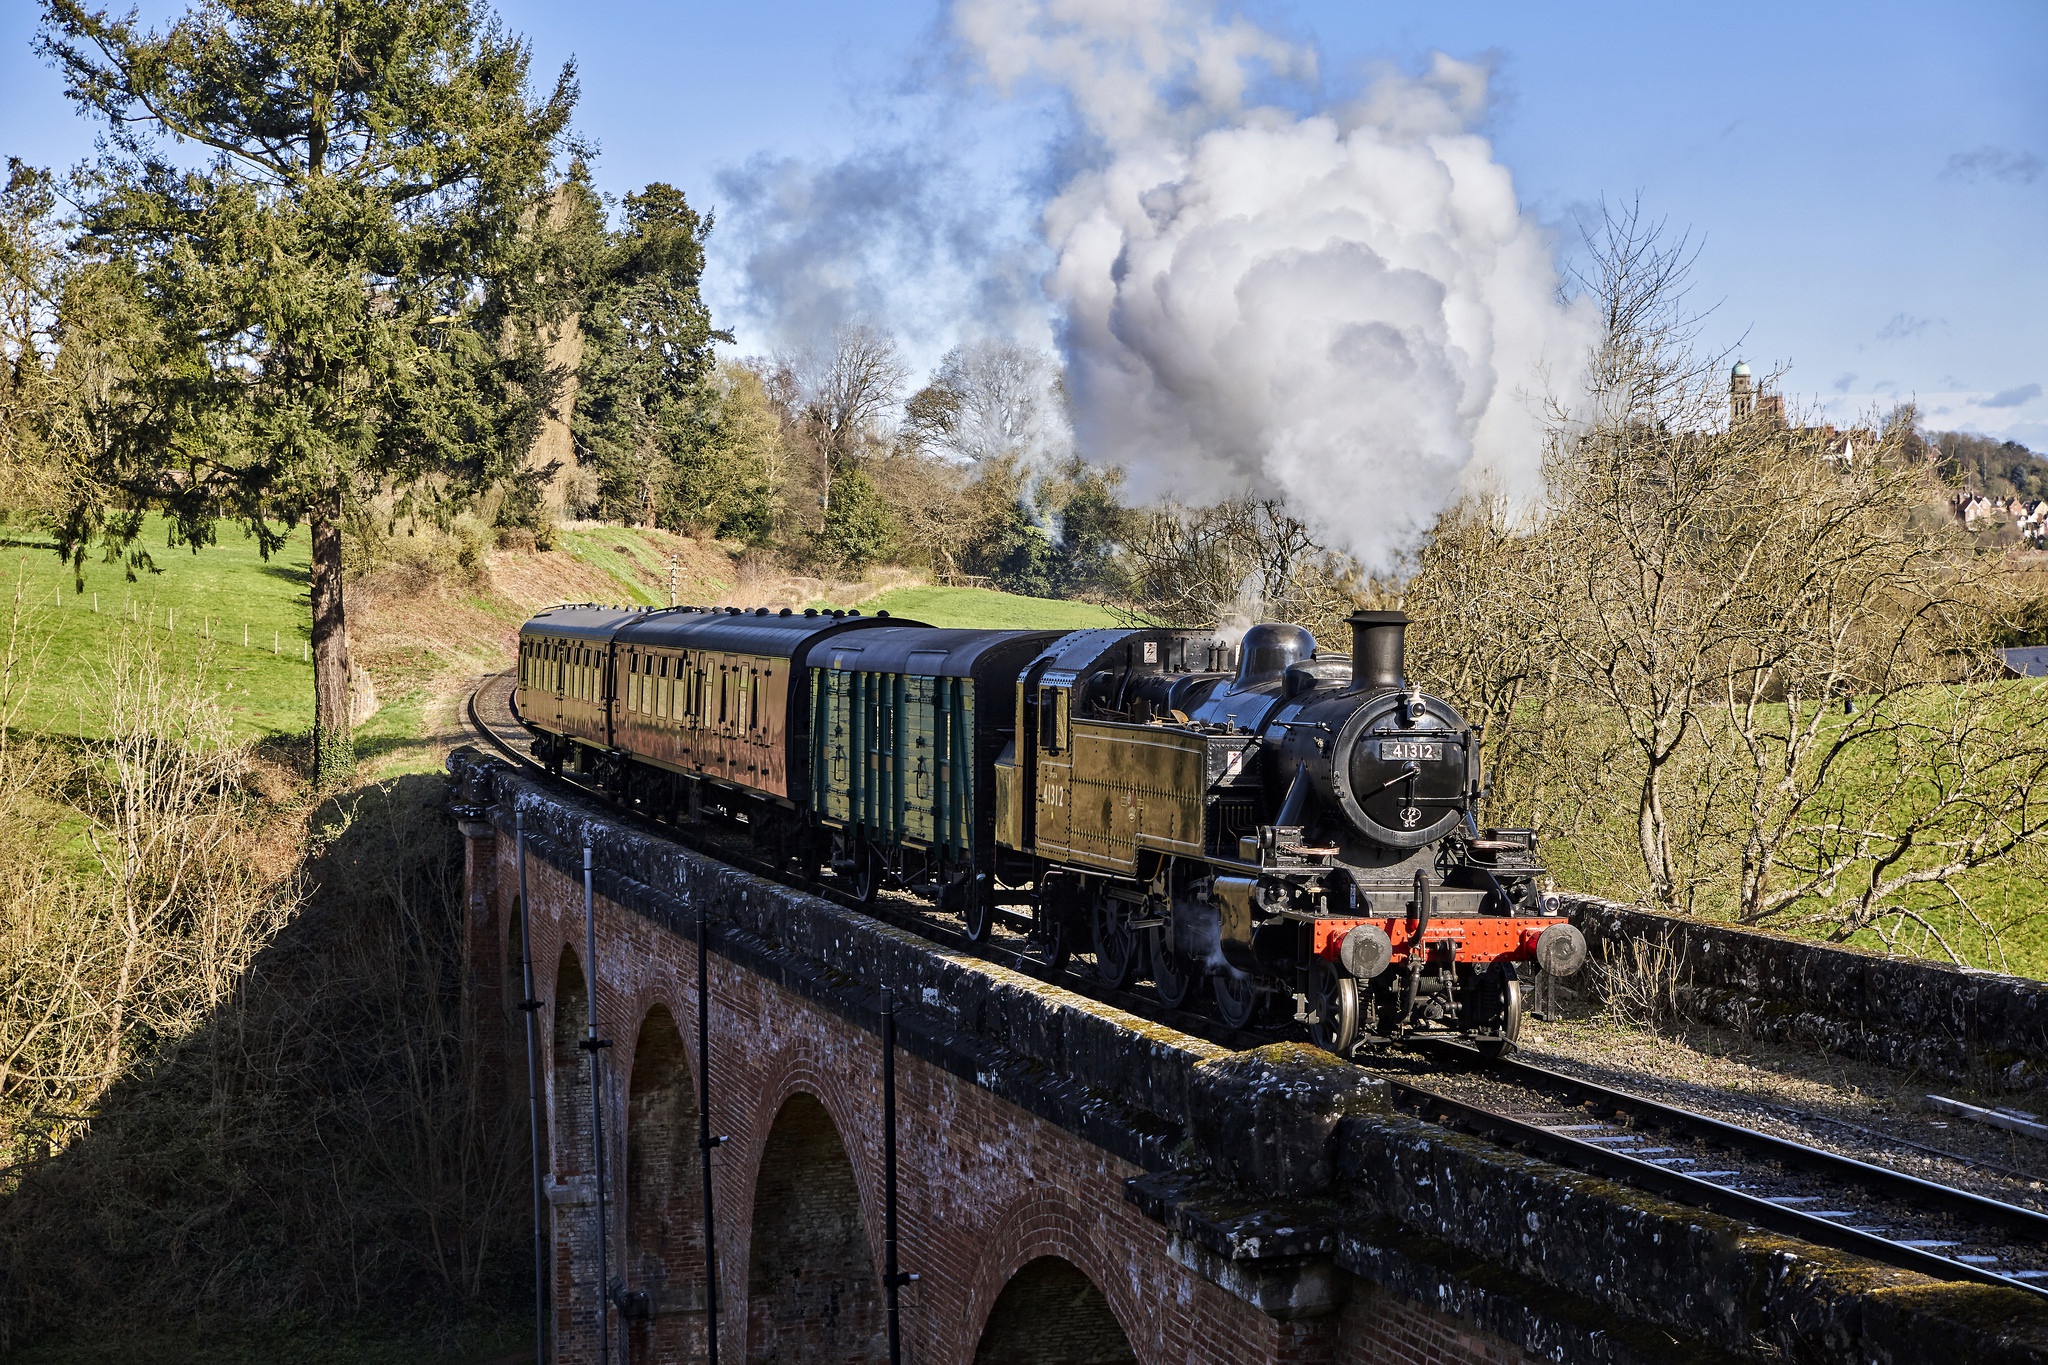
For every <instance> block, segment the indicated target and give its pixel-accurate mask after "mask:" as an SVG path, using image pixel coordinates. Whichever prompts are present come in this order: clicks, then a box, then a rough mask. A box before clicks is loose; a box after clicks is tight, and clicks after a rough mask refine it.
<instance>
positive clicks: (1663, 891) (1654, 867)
mask: <svg viewBox="0 0 2048 1365" xmlns="http://www.w3.org/2000/svg"><path fill="white" fill-rule="evenodd" d="M1663 775H1664V769H1663V767H1662V765H1661V764H1658V763H1656V762H1655V761H1654V760H1653V761H1652V762H1651V764H1650V769H1649V771H1648V772H1646V773H1645V774H1643V794H1642V799H1641V801H1640V803H1639V805H1638V806H1637V810H1636V837H1637V839H1638V841H1639V842H1640V844H1641V846H1642V850H1643V870H1644V871H1645V872H1648V873H1649V874H1650V895H1651V897H1652V898H1653V899H1655V900H1656V902H1657V904H1658V905H1659V906H1661V907H1662V908H1664V909H1666V910H1675V909H1677V908H1678V907H1677V903H1676V902H1677V878H1675V877H1674V876H1673V875H1672V872H1671V845H1670V840H1669V835H1668V832H1667V831H1666V829H1665V827H1664V792H1663V784H1662V782H1660V781H1659V779H1660V778H1661V777H1662V776H1663Z"/></svg>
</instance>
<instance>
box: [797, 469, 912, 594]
mask: <svg viewBox="0 0 2048 1365" xmlns="http://www.w3.org/2000/svg"><path fill="white" fill-rule="evenodd" d="M895 543H896V518H895V516H894V514H893V513H891V512H890V510H889V504H888V503H887V502H886V501H884V500H883V498H882V495H881V493H880V491H878V490H877V489H876V488H875V484H874V480H872V479H870V478H869V477H868V476H867V475H866V474H863V473H862V472H860V471H859V470H857V469H855V470H849V471H847V472H846V473H843V474H841V475H839V476H838V477H837V478H835V479H833V480H832V505H831V507H829V508H828V509H826V512H825V525H824V527H823V529H821V530H820V531H819V532H818V534H817V536H816V538H815V539H814V541H813V544H814V545H815V547H816V548H815V551H814V553H815V556H816V558H817V560H818V562H819V563H820V564H821V565H823V566H825V567H827V568H831V569H834V570H836V571H837V572H840V573H851V574H857V573H861V572H863V571H865V570H866V569H867V567H868V566H869V565H870V564H873V563H875V562H876V561H877V560H881V559H886V558H887V557H888V555H889V551H890V549H891V548H892V547H893V546H894V545H895Z"/></svg>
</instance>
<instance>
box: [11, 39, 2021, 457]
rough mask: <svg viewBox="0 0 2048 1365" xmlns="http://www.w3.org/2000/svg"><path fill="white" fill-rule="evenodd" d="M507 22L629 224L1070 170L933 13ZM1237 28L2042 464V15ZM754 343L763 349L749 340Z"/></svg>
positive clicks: (1794, 341)
mask: <svg viewBox="0 0 2048 1365" xmlns="http://www.w3.org/2000/svg"><path fill="white" fill-rule="evenodd" d="M163 8H164V6H162V5H159V4H152V5H150V6H149V7H148V9H149V10H150V11H151V12H157V11H159V10H161V9H163ZM499 11H500V13H501V14H502V15H503V16H504V17H505V19H506V21H507V22H508V24H509V25H510V26H511V27H512V28H514V29H515V30H518V31H521V32H523V33H525V34H527V35H529V37H530V38H531V39H532V41H533V44H534V48H535V56H536V62H537V66H539V67H541V68H543V69H544V70H545V69H551V68H552V67H553V66H554V65H556V64H558V63H559V62H561V61H562V60H564V59H566V58H568V57H570V56H572V55H573V56H574V57H575V58H576V59H577V61H578V62H579V64H580V66H581V68H582V77H583V101H582V105H581V112H580V116H579V123H580V125H581V127H582V129H583V130H584V132H585V133H586V134H587V135H588V136H590V137H591V138H593V139H594V140H595V141H596V142H597V143H598V144H599V145H600V147H601V151H602V156H601V159H600V160H599V162H598V166H597V174H598V179H599V182H600V184H601V185H602V186H603V187H604V188H605V189H607V190H609V191H612V192H623V191H625V190H629V189H632V188H634V187H636V186H638V185H640V184H642V183H644V182H646V181H648V180H655V179H660V180H667V181H670V182H672V183H675V184H677V185H680V186H681V187H683V188H684V189H685V190H686V191H687V192H688V193H689V194H690V196H691V198H692V199H693V201H695V202H697V203H699V204H700V205H704V206H708V207H712V208H714V209H718V208H721V207H727V206H728V204H729V202H730V201H731V199H732V196H733V194H734V193H735V191H736V188H737V187H738V186H739V185H740V183H741V181H739V180H736V179H734V178H733V173H734V172H735V171H736V170H737V169H739V168H742V167H745V166H746V165H748V164H749V163H750V162H752V163H753V164H755V165H756V166H758V165H761V164H763V163H762V162H761V161H760V160H758V159H760V158H764V157H765V158H769V159H775V158H794V159H796V160H797V161H799V162H805V163H816V164H828V163H831V162H834V161H836V160H838V159H841V158H845V157H848V156H851V155H857V154H859V153H861V152H862V150H863V149H868V148H874V147H883V146H894V147H897V148H899V149H900V148H903V147H906V146H909V147H930V148H932V149H933V152H934V154H935V155H937V156H941V157H950V158H951V159H952V163H953V164H956V165H964V166H965V167H966V168H967V169H968V171H970V172H972V173H973V174H976V175H979V176H980V177H981V179H980V180H979V181H978V182H977V183H980V184H982V185H984V186H990V185H993V186H996V187H997V190H994V191H991V193H994V194H996V196H997V198H1001V197H1002V195H1004V194H1008V195H1010V196H1011V197H1010V198H1009V199H1008V200H1006V201H1005V202H1004V203H1003V204H1000V205H998V206H997V207H996V208H995V209H992V210H991V212H994V213H996V214H998V216H1000V214H1001V213H1005V212H1007V213H1011V214H1013V215H1015V217H1016V222H1017V224H1018V225H1020V226H1021V225H1028V222H1029V219H1030V213H1031V211H1032V208H1033V204H1032V199H1031V195H1032V189H1033V185H1034V184H1035V183H1036V182H1037V181H1038V180H1039V179H1040V178H1041V177H1042V176H1043V174H1044V173H1045V171H1046V168H1047V166H1048V165H1049V162H1048V159H1047V153H1046V151H1045V143H1046V139H1047V137H1048V136H1049V134H1050V133H1051V131H1052V130H1053V129H1054V128H1055V124H1056V121H1055V119H1054V118H1053V116H1052V114H1051V112H1050V110H1049V109H1048V108H1047V107H1045V106H1044V105H1043V104H1042V103H1041V104H1040V105H1038V106H1027V107H1023V108H1010V109H1007V110H1003V111H991V109H990V108H989V106H988V103H987V101H986V100H983V99H978V98H977V96H976V95H975V93H974V92H973V91H971V90H965V89H963V88H962V87H961V86H960V85H959V83H958V81H957V79H956V78H955V76H954V75H953V74H952V73H950V72H949V71H948V69H947V68H946V66H945V63H944V61H943V58H942V55H941V49H942V46H943V44H942V42H941V35H942V32H943V24H944V14H943V12H942V10H941V9H940V8H939V7H938V6H936V5H934V4H931V3H902V4H897V3H875V4H865V5H860V6H849V5H845V4H795V3H774V2H773V0H756V2H755V3H751V4H745V5H733V4H716V5H710V4H690V5H655V4H644V3H643V4H634V3H611V4H591V3H586V4H580V5H565V4H560V3H543V2H542V0H512V2H510V3H504V4H501V5H500V6H499ZM1243 12H1244V13H1246V14H1248V15H1249V16H1250V17H1251V18H1252V19H1254V20H1255V21H1256V22H1257V23H1259V24H1260V25H1262V26H1264V27H1266V28H1268V29H1270V30H1272V31H1273V32H1275V33H1278V34H1280V35H1282V36H1283V37H1286V38H1289V39H1292V40H1295V41H1298V42H1309V43H1312V44H1313V45H1314V46H1315V47H1316V49H1317V50H1318V52H1319V54H1320V59H1321V72H1322V81H1323V84H1324V87H1325V88H1326V89H1327V90H1329V91H1330V92H1331V93H1332V94H1333V95H1341V94H1342V93H1343V92H1345V91H1347V90H1348V89H1350V88H1352V87H1355V86H1356V85H1357V83H1358V82H1359V81H1360V80H1361V79H1362V78H1363V77H1364V76H1365V74H1366V73H1367V72H1369V71H1370V70H1371V69H1373V68H1374V67H1375V66H1376V65H1384V64H1391V65H1393V66H1396V67H1399V68H1404V69H1408V70H1416V69H1419V68H1420V67H1421V66H1422V65H1423V64H1424V63H1425V62H1426V61H1427V60H1428V56H1429V54H1430V53H1431V52H1432V51H1438V50H1440V51H1443V52H1446V53H1449V54H1450V55H1452V56H1454V57H1458V58H1461V59H1465V60H1476V61H1482V62H1484V63H1485V64H1486V65H1488V66H1489V67H1490V68H1491V69H1492V72H1493V82H1492V90H1493V96H1494V99H1493V104H1492V107H1491V110H1490V112H1489V113H1488V114H1487V115H1486V117H1485V119H1484V121H1483V123H1482V125H1481V128H1482V131H1484V132H1485V133H1486V134H1487V135H1488V136H1489V137H1490V138H1491V139H1492V141H1493V144H1494V148H1495V154H1496V156H1497V157H1498V159H1499V160H1500V161H1501V162H1502V163H1504V164H1505V165H1506V166H1507V167H1508V168H1509V169H1510V170H1511V171H1512V172H1513V174H1514V177H1515V183H1516V188H1517V191H1518V192H1519V194H1520V196H1521V198H1522V202H1523V204H1524V206H1525V208H1526V210H1527V211H1528V212H1529V213H1530V214H1531V215H1533V216H1535V217H1536V218H1537V219H1538V220H1539V221H1541V222H1543V223H1545V224H1546V225H1549V226H1550V227H1551V228H1552V230H1553V231H1554V233H1555V234H1556V236H1557V239H1558V241H1559V242H1560V244H1561V245H1563V244H1568V243H1569V241H1570V239H1571V236H1572V232H1573V229H1572V228H1571V224H1572V222H1573V221H1574V219H1575V215H1577V214H1580V213H1582V212H1583V211H1584V210H1585V209H1586V207H1587V206H1588V205H1590V204H1592V203H1594V202H1595V201H1597V200H1598V199H1599V198H1600V197H1601V196H1602V195H1605V196H1607V197H1608V198H1610V199H1613V198H1617V197H1619V198H1628V197H1631V196H1634V195H1636V194H1638V193H1640V194H1641V196H1642V198H1643V201H1644V203H1645V205H1646V206H1647V207H1648V208H1649V209H1650V210H1651V211H1653V212H1654V213H1656V214H1659V215H1664V216H1668V218H1669V219H1670V220H1671V221H1672V222H1673V223H1674V224H1678V225H1683V226H1688V227H1690V228H1691V229H1692V230H1694V232H1695V233H1697V234H1698V235H1699V236H1700V237H1702V238H1703V240H1704V244H1705V249H1704V252H1703V254H1702V255H1701V257H1700V261H1699V266H1698V269H1697V281H1698V286H1697V294H1696V298H1697V299H1698V300H1699V301H1700V302H1702V303H1706V304H1714V305H1716V307H1715V311H1714V313H1713V315H1712V320H1711V322H1710V324H1709V333H1710V337H1711V338H1712V339H1713V340H1716V341H1718V342H1720V343H1722V344H1733V343H1734V342H1735V341H1736V340H1737V339H1738V338H1741V337H1744V336H1745V335H1746V338H1747V340H1746V341H1744V343H1743V350H1744V352H1745V354H1746V355H1747V356H1748V358H1749V359H1750V360H1751V361H1752V362H1753V363H1755V364H1757V365H1759V366H1769V365H1771V364H1773V363H1783V364H1789V365H1790V366H1791V367H1792V368H1791V370H1790V374H1789V377H1788V380H1787V388H1788V389H1789V390H1790V391H1791V392H1792V393H1793V394H1794V395H1795V396H1797V397H1805V398H1808V399H1811V400H1813V401H1824V402H1826V403H1827V404H1829V405H1830V407H1831V410H1832V411H1834V412H1835V413H1837V414H1839V415H1842V416H1850V415H1853V414H1854V413H1855V412H1856V411H1857V410H1859V409H1863V408H1867V407H1869V406H1871V405H1874V404H1889V403H1890V402H1891V401H1894V400H1895V399H1897V398H1905V397H1913V398H1916V399H1917V400H1918V401H1919V402H1920V403H1921V405H1922V408H1923V411H1924V412H1925V413H1926V414H1927V421H1928V424H1929V425H1930V426H1934V427H1948V426H1962V427H1967V428H1972V429H1977V430H1982V431H1987V432H1993V433H1998V434H2004V435H2010V436H2013V437H2015V438H2017V439H2021V440H2024V441H2026V442H2027V443H2028V444H2030V445H2032V446H2033V447H2034V448H2035V449H2036V450H2041V451H2044V452H2048V394H2044V386H2048V250H2044V247H2048V4H2044V3H2041V0H2007V2H2006V3H1994V2H1990V0H1985V2H1983V3H1958V4H1950V5H1944V6H1940V7H1936V6H1930V5H1925V4H1913V5H1908V4H1896V3H1860V4H1855V5H1849V4H1839V3H1838V4H1813V3H1805V4H1802V3H1786V4H1780V5H1777V6H1772V7H1751V8H1744V7H1739V6H1722V7H1711V6H1676V5H1655V4H1643V3H1641V0H1637V2H1636V3H1631V4H1618V3H1616V4H1608V3H1579V4H1548V5H1531V4H1527V3H1478V2H1476V0H1475V2H1473V3H1439V4H1435V5H1431V6H1427V7H1422V6H1416V5H1413V4H1394V3H1386V2H1385V0H1344V2H1328V3H1321V2H1318V3H1310V2H1307V0H1304V2H1303V3H1293V4H1259V5H1253V6H1248V7H1246V8H1245V9H1244V11H1243ZM34 25H35V11H34V7H33V6H31V5H29V4H27V3H25V0H10V2H9V3H8V4H6V5H5V7H4V10H0V153H5V154H13V155H19V156H23V157H25V158H27V159H30V160H33V161H36V162H39V163H42V164H53V165H65V164H69V163H71V162H74V161H76V160H78V159H79V158H81V157H83V156H85V155H87V154H88V153H89V152H90V148H91V130H90V128H88V127H86V126H84V125H82V124H80V123H78V122H77V121H76V120H75V119H74V117H73V115H72V114H71V112H70V110H69V108H68V106H66V105H65V104H64V103H63V101H62V98H61V95H60V93H59V90H58V86H57V83H56V80H55V78H54V75H53V73H51V72H50V71H48V70H46V69H45V68H43V67H42V66H41V64H40V63H39V62H38V61H37V60H36V58H35V57H34V56H33V55H32V54H31V53H30V52H29V50H28V43H29V40H30V38H31V36H32V33H33V30H34ZM721 176H723V177H725V178H724V179H723V180H721ZM722 201H725V202H722ZM738 240H739V239H738V235H737V234H725V236H724V240H721V239H720V238H719V237H717V236H715V237H714V241H713V248H714V266H715V271H716V273H715V275H714V279H713V280H712V281H711V291H710V292H711V293H712V297H713V299H714V302H715V303H718V302H724V303H725V304H726V305H727V307H726V309H725V311H726V312H727V313H728V315H731V316H736V317H743V316H744V313H743V311H742V310H741V308H740V306H739V305H740V302H741V301H740V298H739V292H738V291H739V289H740V288H741V286H740V285H739V284H738V283H737V282H736V274H735V271H736V265H737V262H736V261H735V260H734V257H733V252H734V250H735V249H736V248H737V245H738ZM922 283H923V285H924V286H925V288H926V289H927V290H930V289H939V290H943V289H944V288H946V287H947V281H946V279H945V278H944V277H943V276H934V277H932V278H927V279H924V280H923V281H922ZM940 311H941V312H943V311H944V310H943V309H942V310H940ZM942 339H943V338H939V339H938V340H942ZM750 341H752V342H754V343H756V344H755V345H753V346H752V347H749V346H748V345H747V343H748V342H750ZM741 342H742V348H743V349H762V345H761V338H759V337H758V336H752V337H750V336H748V335H747V334H745V332H744V331H743V334H742V337H741ZM933 344H937V341H936V340H935V341H934V343H933ZM913 350H914V351H915V348H913Z"/></svg>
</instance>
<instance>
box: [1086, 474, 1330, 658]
mask: <svg viewBox="0 0 2048 1365" xmlns="http://www.w3.org/2000/svg"><path fill="white" fill-rule="evenodd" d="M1136 522H1137V524H1136V527H1135V530H1134V532H1133V534H1132V537H1131V541H1130V544H1129V545H1128V547H1127V549H1128V554H1127V555H1126V560H1127V562H1128V563H1129V565H1130V566H1131V573H1132V575H1133V577H1132V582H1131V585H1130V595H1131V597H1132V599H1133V600H1134V602H1135V604H1136V612H1135V613H1134V614H1135V615H1137V616H1140V617H1144V618H1147V619H1151V620H1156V621H1162V622H1166V623H1169V624H1174V625H1208V624H1211V623H1214V622H1217V621H1219V620H1224V619H1227V618H1233V617H1242V618H1245V619H1246V620H1247V621H1254V620H1259V619H1268V620H1288V621H1296V622H1299V623H1300V624H1302V625H1305V626H1308V627H1309V628H1310V629H1311V630H1313V631H1315V632H1316V634H1317V635H1318V637H1319V638H1321V639H1323V640H1326V641H1328V640H1335V639H1341V638H1343V637H1342V634H1341V629H1340V626H1339V624H1338V623H1339V622H1341V621H1342V619H1343V618H1344V616H1345V615H1346V614H1348V613H1349V612H1350V611H1351V610H1352V609H1353V608H1354V607H1355V606H1356V605H1357V604H1358V600H1359V593H1360V592H1361V591H1362V590H1363V586H1364V585H1363V583H1362V581H1361V579H1360V578H1359V576H1358V574H1357V570H1356V568H1355V566H1353V565H1352V564H1351V563H1350V562H1349V561H1348V560H1345V559H1343V558H1342V557H1341V556H1338V555H1335V554H1333V553H1331V552H1330V551H1329V550H1326V549H1324V548H1323V547H1322V546H1321V545H1320V544H1318V543H1317V541H1316V539H1315V537H1314V536H1312V535H1311V534H1310V533H1309V530H1308V527H1307V526H1306V525H1304V524H1303V523H1302V522H1301V521H1300V520H1298V519H1297V518H1295V517H1294V516H1292V515H1290V514H1289V513H1288V512H1287V510H1286V508H1285V507H1284V506H1283V505H1282V504H1281V503H1280V502H1279V501H1278V500H1276V499H1272V498H1258V497H1254V496H1253V495H1251V494H1249V493H1247V494H1245V495H1243V496H1242V497H1238V498H1234V499H1232V500H1231V501H1228V502H1222V503H1218V504H1216V505H1215V506H1213V507H1184V506H1180V505H1178V504H1172V503H1169V504H1167V505H1166V506H1164V507H1160V508H1156V509H1154V510H1153V511H1151V512H1150V513H1149V514H1143V515H1141V516H1140V517H1138V518H1137V519H1136Z"/></svg>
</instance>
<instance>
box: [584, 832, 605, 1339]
mask: <svg viewBox="0 0 2048 1365" xmlns="http://www.w3.org/2000/svg"><path fill="white" fill-rule="evenodd" d="M596 900H597V898H596V896H595V894H594V893H593V890H592V880H591V863H590V845H589V844H585V845H584V846H583V950H584V960H585V961H586V962H588V963H589V964H590V966H589V979H590V989H589V990H588V991H587V992H585V998H586V1000H587V1001H588V1003H589V1011H588V1020H587V1022H586V1025H585V1029H584V1036H583V1046H584V1049H585V1050H586V1051H588V1052H589V1053H590V1163H591V1167H592V1169H593V1170H594V1171H595V1172H596V1175H597V1358H598V1359H599V1360H608V1359H609V1358H610V1356H611V1327H612V1317H611V1267H610V1266H609V1265H608V1264H607V1258H606V1255H605V1253H606V1251H607V1247H606V1245H605V1242H606V1229H605V1209H604V1174H605V1173H604V1166H605V1150H604V1074H603V1068H602V1067H601V1066H600V1065H599V1063H598V1056H597V1054H598V1051H599V1049H601V1048H603V1047H605V1046H607V1045H608V1044H607V1042H606V1040H604V1039H600V1038H599V1037H598V1036H597V909H596Z"/></svg>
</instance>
